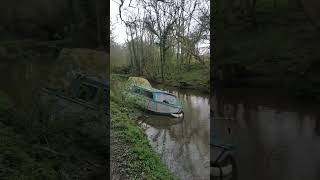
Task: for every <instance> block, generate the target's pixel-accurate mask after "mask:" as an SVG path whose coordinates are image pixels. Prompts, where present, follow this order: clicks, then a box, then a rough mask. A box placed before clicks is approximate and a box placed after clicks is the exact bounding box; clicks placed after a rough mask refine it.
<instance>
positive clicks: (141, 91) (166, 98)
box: [131, 85, 180, 105]
mask: <svg viewBox="0 0 320 180" xmlns="http://www.w3.org/2000/svg"><path fill="white" fill-rule="evenodd" d="M131 92H132V93H134V94H137V95H142V96H144V97H146V98H147V99H149V100H153V101H155V102H160V103H165V104H168V105H180V104H179V101H178V99H177V97H176V96H175V95H173V94H170V93H168V92H165V91H160V90H157V89H153V88H150V89H149V88H143V87H141V86H137V85H134V86H133V87H132V88H131Z"/></svg>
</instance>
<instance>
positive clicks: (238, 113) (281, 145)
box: [212, 89, 320, 180]
mask: <svg viewBox="0 0 320 180" xmlns="http://www.w3.org/2000/svg"><path fill="white" fill-rule="evenodd" d="M235 94H236V95H238V96H235ZM212 104H213V106H212V108H213V110H212V111H213V112H214V115H215V116H216V117H227V118H231V119H233V121H232V122H231V123H230V122H227V121H226V120H225V119H223V118H220V119H219V118H217V119H216V120H215V122H214V125H215V127H214V129H213V131H214V132H215V133H216V134H218V135H219V137H221V138H222V139H223V140H224V141H225V142H229V143H230V142H231V143H234V144H235V145H236V146H237V152H236V158H237V163H238V168H239V169H238V174H239V179H240V180H242V179H252V180H253V179H297V180H298V179H308V180H316V179H320V172H319V170H320V154H319V152H320V136H319V123H320V122H319V121H320V119H319V112H318V109H319V105H317V104H301V103H300V102H297V101H293V100H292V99H291V98H289V97H285V96H282V95H279V94H275V93H270V92H265V93H257V91H254V90H253V91H250V90H247V91H246V92H245V93H242V92H241V91H239V90H235V89H234V90H223V91H218V92H216V93H215V95H214V96H213V99H212ZM229 127H231V128H232V129H233V135H232V136H231V137H232V138H230V136H228V135H227V133H226V129H227V128H229Z"/></svg>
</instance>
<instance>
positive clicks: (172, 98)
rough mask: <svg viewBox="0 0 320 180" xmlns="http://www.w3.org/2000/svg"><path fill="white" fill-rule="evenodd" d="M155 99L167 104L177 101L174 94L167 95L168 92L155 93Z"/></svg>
mask: <svg viewBox="0 0 320 180" xmlns="http://www.w3.org/2000/svg"><path fill="white" fill-rule="evenodd" d="M156 100H157V101H158V102H164V103H167V104H176V103H177V98H176V97H175V96H173V95H169V94H161V93H157V98H156Z"/></svg>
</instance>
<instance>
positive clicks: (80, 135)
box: [0, 92, 108, 180]
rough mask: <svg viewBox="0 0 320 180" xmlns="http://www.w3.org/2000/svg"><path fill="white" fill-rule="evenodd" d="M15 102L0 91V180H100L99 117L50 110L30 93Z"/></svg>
mask: <svg viewBox="0 0 320 180" xmlns="http://www.w3.org/2000/svg"><path fill="white" fill-rule="evenodd" d="M30 98H31V99H32V101H31V100H30V99H29V101H27V102H30V103H32V104H28V103H26V104H24V105H21V104H16V103H15V102H14V101H12V100H11V98H10V97H9V96H8V95H7V94H6V93H4V92H0V152H1V154H0V179H3V180H18V179H19V180H27V179H32V180H43V179H48V180H58V179H59V180H60V179H63V180H64V179H65V180H71V179H81V180H85V179H104V178H105V177H106V176H107V175H108V172H107V171H106V167H107V162H106V161H105V160H106V157H107V155H108V151H107V147H108V144H107V141H106V139H107V133H106V132H107V130H108V128H107V127H106V126H105V124H106V123H105V122H106V119H105V118H103V117H105V115H102V114H99V115H97V114H89V113H88V114H83V113H66V114H64V115H63V116H61V117H56V118H54V119H52V117H54V116H52V114H51V111H50V110H49V108H48V107H47V106H45V105H44V104H42V105H40V104H38V101H37V99H36V98H35V97H30Z"/></svg>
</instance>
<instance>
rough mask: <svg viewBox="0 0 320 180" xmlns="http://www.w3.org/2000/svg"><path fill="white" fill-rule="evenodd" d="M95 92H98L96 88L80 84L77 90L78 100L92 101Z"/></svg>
mask: <svg viewBox="0 0 320 180" xmlns="http://www.w3.org/2000/svg"><path fill="white" fill-rule="evenodd" d="M97 92H98V88H97V87H94V86H90V85H87V84H82V85H81V86H80V88H79V94H78V98H79V99H82V100H85V101H92V100H94V98H95V96H96V94H97Z"/></svg>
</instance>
